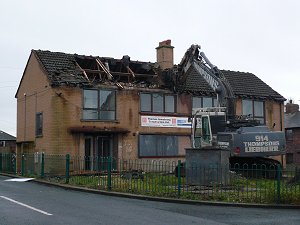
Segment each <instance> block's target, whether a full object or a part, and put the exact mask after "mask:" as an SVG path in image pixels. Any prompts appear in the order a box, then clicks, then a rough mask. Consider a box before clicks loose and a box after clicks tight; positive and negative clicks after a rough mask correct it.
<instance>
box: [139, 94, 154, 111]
mask: <svg viewBox="0 0 300 225" xmlns="http://www.w3.org/2000/svg"><path fill="white" fill-rule="evenodd" d="M140 96H141V111H142V112H151V94H145V93H141V95H140Z"/></svg>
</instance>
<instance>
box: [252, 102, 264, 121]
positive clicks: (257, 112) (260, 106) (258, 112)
mask: <svg viewBox="0 0 300 225" xmlns="http://www.w3.org/2000/svg"><path fill="white" fill-rule="evenodd" d="M254 116H255V117H256V116H259V117H263V116H264V103H263V102H259V101H254Z"/></svg>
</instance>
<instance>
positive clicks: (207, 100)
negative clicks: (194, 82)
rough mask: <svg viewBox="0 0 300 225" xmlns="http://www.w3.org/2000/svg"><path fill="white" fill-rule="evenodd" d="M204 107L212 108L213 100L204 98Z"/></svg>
mask: <svg viewBox="0 0 300 225" xmlns="http://www.w3.org/2000/svg"><path fill="white" fill-rule="evenodd" d="M203 107H212V98H209V97H203Z"/></svg>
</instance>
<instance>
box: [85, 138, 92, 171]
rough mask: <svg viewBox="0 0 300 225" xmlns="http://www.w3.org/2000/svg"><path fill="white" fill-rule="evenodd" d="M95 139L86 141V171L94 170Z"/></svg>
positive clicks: (86, 139)
mask: <svg viewBox="0 0 300 225" xmlns="http://www.w3.org/2000/svg"><path fill="white" fill-rule="evenodd" d="M92 153H93V138H92V137H86V138H85V140H84V168H85V170H92V168H93V166H92V162H93V160H92V159H93V154H92Z"/></svg>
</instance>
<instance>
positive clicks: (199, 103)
mask: <svg viewBox="0 0 300 225" xmlns="http://www.w3.org/2000/svg"><path fill="white" fill-rule="evenodd" d="M217 105H218V103H217V98H213V97H196V96H194V97H193V108H205V107H217Z"/></svg>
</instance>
